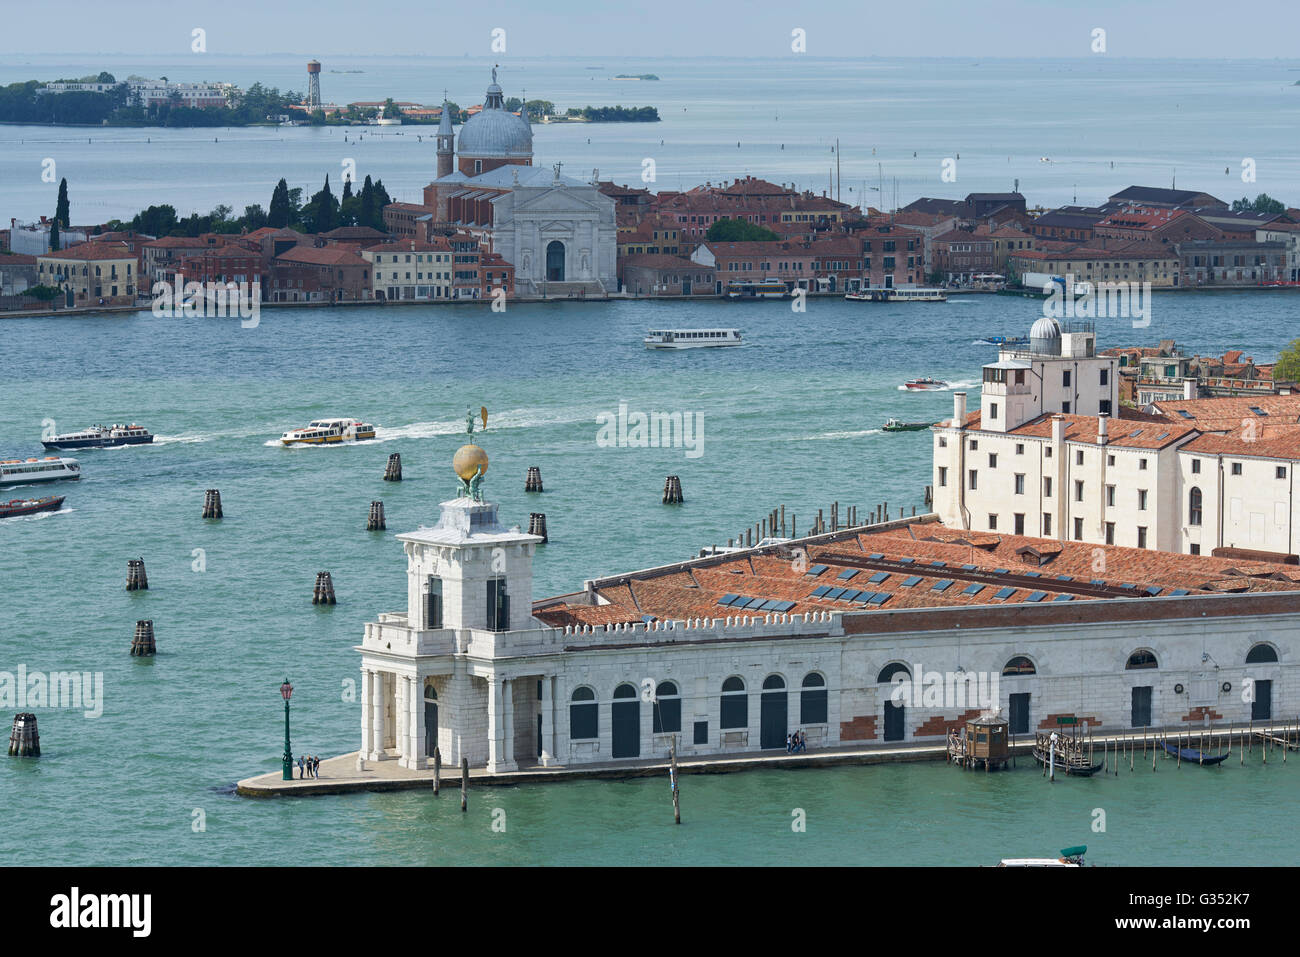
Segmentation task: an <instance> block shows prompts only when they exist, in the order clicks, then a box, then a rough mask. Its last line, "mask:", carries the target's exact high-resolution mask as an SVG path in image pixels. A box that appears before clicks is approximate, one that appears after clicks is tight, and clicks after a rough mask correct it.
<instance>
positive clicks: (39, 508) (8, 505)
mask: <svg viewBox="0 0 1300 957" xmlns="http://www.w3.org/2000/svg"><path fill="white" fill-rule="evenodd" d="M62 504H63V496H62V495H47V496H46V497H45V498H16V499H13V500H11V501H8V502H0V518H13V517H14V516H16V515H35V514H36V513H37V512H52V511H54V510H55V509H57V508H58V507H59V506H60V505H62Z"/></svg>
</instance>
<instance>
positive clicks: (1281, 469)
mask: <svg viewBox="0 0 1300 957" xmlns="http://www.w3.org/2000/svg"><path fill="white" fill-rule="evenodd" d="M1276 474H1277V477H1278V478H1280V479H1284V478H1286V466H1285V465H1279V466H1278V467H1277V473H1276Z"/></svg>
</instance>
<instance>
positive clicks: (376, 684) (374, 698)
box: [366, 671, 384, 761]
mask: <svg viewBox="0 0 1300 957" xmlns="http://www.w3.org/2000/svg"><path fill="white" fill-rule="evenodd" d="M370 679H371V680H370V709H371V715H370V752H369V753H368V754H367V755H366V757H367V758H369V759H370V760H371V761H382V760H383V759H384V673H383V672H382V671H372V672H370Z"/></svg>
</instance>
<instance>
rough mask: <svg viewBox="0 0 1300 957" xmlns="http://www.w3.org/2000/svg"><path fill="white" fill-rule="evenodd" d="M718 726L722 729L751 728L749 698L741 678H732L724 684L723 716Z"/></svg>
mask: <svg viewBox="0 0 1300 957" xmlns="http://www.w3.org/2000/svg"><path fill="white" fill-rule="evenodd" d="M718 724H719V726H720V727H722V728H748V727H749V697H748V695H746V694H745V682H744V681H742V680H741V679H740V678H736V677H731V678H728V679H727V680H726V681H724V682H722V715H721V720H720V721H719V722H718Z"/></svg>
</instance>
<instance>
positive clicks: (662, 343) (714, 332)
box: [642, 329, 743, 349]
mask: <svg viewBox="0 0 1300 957" xmlns="http://www.w3.org/2000/svg"><path fill="white" fill-rule="evenodd" d="M642 342H644V343H645V347H646V348H647V349H708V348H713V347H716V346H738V345H741V343H742V342H743V340H742V339H741V336H740V330H739V329H658V330H655V329H652V330H650V331H649V332H647V333H646V334H645V339H643V340H642Z"/></svg>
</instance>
